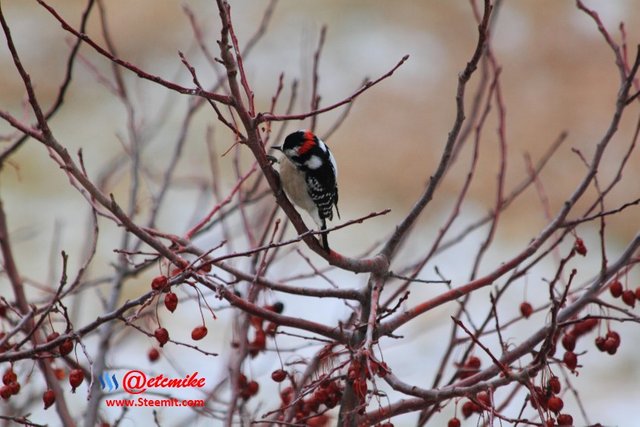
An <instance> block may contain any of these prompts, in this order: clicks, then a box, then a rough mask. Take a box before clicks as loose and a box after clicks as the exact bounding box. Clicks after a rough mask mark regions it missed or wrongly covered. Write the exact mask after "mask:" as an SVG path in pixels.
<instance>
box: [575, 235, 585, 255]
mask: <svg viewBox="0 0 640 427" xmlns="http://www.w3.org/2000/svg"><path fill="white" fill-rule="evenodd" d="M573 247H574V249H575V250H576V252H578V253H579V254H580V255H582V256H585V255H586V254H587V247H586V246H585V245H584V241H583V240H582V239H581V238H579V237H578V238H577V239H576V241H575V243H574V244H573Z"/></svg>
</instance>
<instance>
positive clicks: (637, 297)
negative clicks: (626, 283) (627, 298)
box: [636, 286, 640, 301]
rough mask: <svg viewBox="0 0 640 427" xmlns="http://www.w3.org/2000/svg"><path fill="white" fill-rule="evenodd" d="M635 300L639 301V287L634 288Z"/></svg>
mask: <svg viewBox="0 0 640 427" xmlns="http://www.w3.org/2000/svg"><path fill="white" fill-rule="evenodd" d="M636 299H637V300H638V301H640V286H638V287H637V288H636Z"/></svg>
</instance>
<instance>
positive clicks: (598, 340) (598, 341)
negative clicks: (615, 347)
mask: <svg viewBox="0 0 640 427" xmlns="http://www.w3.org/2000/svg"><path fill="white" fill-rule="evenodd" d="M605 341H606V338H605V337H596V347H597V348H598V350H600V351H607V350H606V348H605V347H604V342H605Z"/></svg>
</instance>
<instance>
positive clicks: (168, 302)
mask: <svg viewBox="0 0 640 427" xmlns="http://www.w3.org/2000/svg"><path fill="white" fill-rule="evenodd" d="M164 306H165V307H167V310H169V311H170V312H172V313H173V312H174V311H176V307H177V306H178V295H176V294H174V293H173V292H169V293H168V294H166V295H165V296H164Z"/></svg>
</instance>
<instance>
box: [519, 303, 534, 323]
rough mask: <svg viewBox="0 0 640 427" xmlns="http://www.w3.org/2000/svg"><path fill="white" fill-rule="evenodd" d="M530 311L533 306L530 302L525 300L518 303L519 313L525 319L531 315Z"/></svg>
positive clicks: (531, 311)
mask: <svg viewBox="0 0 640 427" xmlns="http://www.w3.org/2000/svg"><path fill="white" fill-rule="evenodd" d="M531 313H533V307H532V306H531V304H529V303H528V302H527V301H525V302H523V303H521V304H520V314H522V316H523V317H524V318H525V319H528V318H529V316H531Z"/></svg>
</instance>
